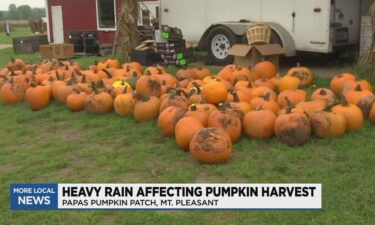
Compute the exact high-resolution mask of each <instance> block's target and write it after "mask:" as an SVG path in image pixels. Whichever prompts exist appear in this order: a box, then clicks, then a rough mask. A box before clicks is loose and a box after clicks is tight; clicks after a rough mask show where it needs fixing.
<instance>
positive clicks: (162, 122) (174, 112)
mask: <svg viewBox="0 0 375 225" xmlns="http://www.w3.org/2000/svg"><path fill="white" fill-rule="evenodd" d="M185 112H186V109H184V108H181V107H177V106H169V107H168V108H166V109H165V110H163V112H161V113H160V115H159V118H158V127H159V129H160V131H161V134H162V135H163V136H166V137H171V136H173V135H174V132H175V126H176V123H177V122H178V121H179V120H180V119H181V118H182V117H183V116H184V115H185Z"/></svg>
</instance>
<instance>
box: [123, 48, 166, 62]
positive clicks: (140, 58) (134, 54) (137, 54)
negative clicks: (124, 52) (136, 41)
mask: <svg viewBox="0 0 375 225" xmlns="http://www.w3.org/2000/svg"><path fill="white" fill-rule="evenodd" d="M130 58H131V60H132V61H134V62H139V63H140V64H142V65H143V66H153V65H155V64H157V63H158V62H160V60H161V59H160V55H159V54H157V53H155V52H153V51H139V50H133V51H131V53H130Z"/></svg>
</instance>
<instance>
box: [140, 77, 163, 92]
mask: <svg viewBox="0 0 375 225" xmlns="http://www.w3.org/2000/svg"><path fill="white" fill-rule="evenodd" d="M135 90H136V91H137V93H139V94H143V95H147V96H157V97H158V96H160V94H161V85H160V83H159V81H157V80H156V79H155V78H153V77H151V76H146V75H143V76H141V77H140V78H139V79H138V80H137V83H136V86H135Z"/></svg>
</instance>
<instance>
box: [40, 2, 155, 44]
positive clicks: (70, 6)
mask: <svg viewBox="0 0 375 225" xmlns="http://www.w3.org/2000/svg"><path fill="white" fill-rule="evenodd" d="M46 8H47V17H48V23H49V25H48V28H49V31H48V37H49V40H50V42H52V43H64V42H69V35H70V33H71V32H97V34H98V41H99V44H101V45H102V44H112V43H113V41H114V37H115V31H116V15H117V13H118V12H119V10H120V8H121V0H46ZM158 11H159V2H158V0H146V1H140V15H141V18H140V21H139V23H140V24H142V25H146V24H147V23H148V24H147V25H149V23H150V21H149V19H148V18H149V17H158Z"/></svg>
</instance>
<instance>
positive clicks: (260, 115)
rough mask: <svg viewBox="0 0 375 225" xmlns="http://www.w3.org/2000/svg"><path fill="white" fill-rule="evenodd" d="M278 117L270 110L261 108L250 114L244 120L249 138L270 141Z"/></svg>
mask: <svg viewBox="0 0 375 225" xmlns="http://www.w3.org/2000/svg"><path fill="white" fill-rule="evenodd" d="M275 121H276V115H275V113H273V112H272V111H271V110H269V109H265V110H264V109H262V108H261V107H260V108H259V109H257V110H256V111H251V112H248V113H247V114H246V115H245V116H244V118H243V122H242V123H243V127H244V131H245V133H246V134H247V136H248V137H249V138H254V139H269V138H271V137H272V136H273V134H274V125H275Z"/></svg>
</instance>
